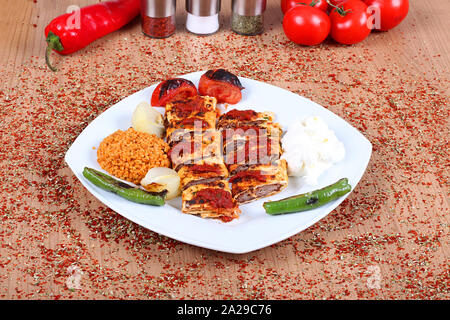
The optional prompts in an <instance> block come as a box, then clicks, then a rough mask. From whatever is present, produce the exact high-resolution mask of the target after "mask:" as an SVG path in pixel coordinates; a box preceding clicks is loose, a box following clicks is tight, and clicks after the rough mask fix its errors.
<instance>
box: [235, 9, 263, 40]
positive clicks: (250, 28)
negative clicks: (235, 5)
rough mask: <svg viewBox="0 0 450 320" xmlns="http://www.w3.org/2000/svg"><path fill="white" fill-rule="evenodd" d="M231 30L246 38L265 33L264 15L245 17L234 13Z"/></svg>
mask: <svg viewBox="0 0 450 320" xmlns="http://www.w3.org/2000/svg"><path fill="white" fill-rule="evenodd" d="M231 29H232V30H233V31H234V32H236V33H238V34H242V35H246V36H253V35H257V34H261V33H262V32H263V31H264V17H263V15H256V16H243V15H240V14H237V13H233V16H232V18H231Z"/></svg>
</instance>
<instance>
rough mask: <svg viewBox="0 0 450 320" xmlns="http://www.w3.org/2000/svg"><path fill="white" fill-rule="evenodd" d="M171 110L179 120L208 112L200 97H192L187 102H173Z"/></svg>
mask: <svg viewBox="0 0 450 320" xmlns="http://www.w3.org/2000/svg"><path fill="white" fill-rule="evenodd" d="M173 110H174V112H175V113H176V115H177V116H178V117H180V118H187V117H188V116H190V115H192V114H197V115H198V114H199V113H202V112H206V111H209V110H208V108H207V107H206V106H205V100H204V99H203V98H202V97H199V96H197V97H194V98H191V99H188V100H183V101H175V102H174V103H173Z"/></svg>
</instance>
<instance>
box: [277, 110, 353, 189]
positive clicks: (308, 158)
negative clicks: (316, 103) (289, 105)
mask: <svg viewBox="0 0 450 320" xmlns="http://www.w3.org/2000/svg"><path fill="white" fill-rule="evenodd" d="M281 143H282V145H283V150H284V153H283V155H282V156H281V158H282V159H286V161H287V163H288V174H289V175H290V176H295V177H302V178H303V179H304V181H305V183H307V184H310V185H316V184H317V180H318V178H319V176H320V175H321V174H322V173H323V172H324V171H325V170H327V169H328V168H330V167H331V166H332V165H333V164H334V163H336V162H339V161H341V160H342V159H344V157H345V148H344V144H343V143H342V142H341V141H339V140H338V139H337V137H336V135H335V134H334V132H333V131H332V130H330V129H329V128H328V126H327V124H326V123H325V122H324V121H323V120H322V119H321V118H320V117H317V116H312V117H308V118H304V119H296V120H295V121H294V122H293V123H292V124H291V125H290V126H289V127H288V130H287V132H286V134H285V135H284V136H283V138H282V139H281Z"/></svg>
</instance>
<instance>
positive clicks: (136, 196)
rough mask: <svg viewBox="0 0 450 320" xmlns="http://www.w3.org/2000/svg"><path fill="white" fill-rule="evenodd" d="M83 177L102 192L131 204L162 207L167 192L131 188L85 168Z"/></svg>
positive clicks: (101, 173)
mask: <svg viewBox="0 0 450 320" xmlns="http://www.w3.org/2000/svg"><path fill="white" fill-rule="evenodd" d="M83 176H84V177H85V178H86V179H88V180H89V181H90V182H92V183H93V184H94V185H96V186H97V187H99V188H102V189H103V190H106V191H110V192H113V193H115V194H117V195H119V196H121V197H122V198H125V199H127V200H129V201H132V202H137V203H143V204H150V205H154V206H162V205H164V203H165V201H164V199H165V196H166V194H167V190H163V191H161V192H148V191H145V190H142V189H140V188H135V187H132V186H130V185H128V184H126V183H124V182H121V181H119V180H116V179H114V178H113V177H110V176H108V175H107V174H104V173H103V172H100V171H97V170H95V169H92V168H88V167H85V168H84V170H83Z"/></svg>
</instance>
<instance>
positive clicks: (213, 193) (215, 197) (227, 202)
mask: <svg viewBox="0 0 450 320" xmlns="http://www.w3.org/2000/svg"><path fill="white" fill-rule="evenodd" d="M195 200H196V202H199V203H206V202H207V203H208V204H210V205H211V206H213V207H215V208H217V209H231V208H234V206H235V204H234V202H233V199H232V197H231V193H230V192H228V191H225V190H223V189H215V188H206V189H203V190H200V191H199V192H197V193H196V195H195Z"/></svg>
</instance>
